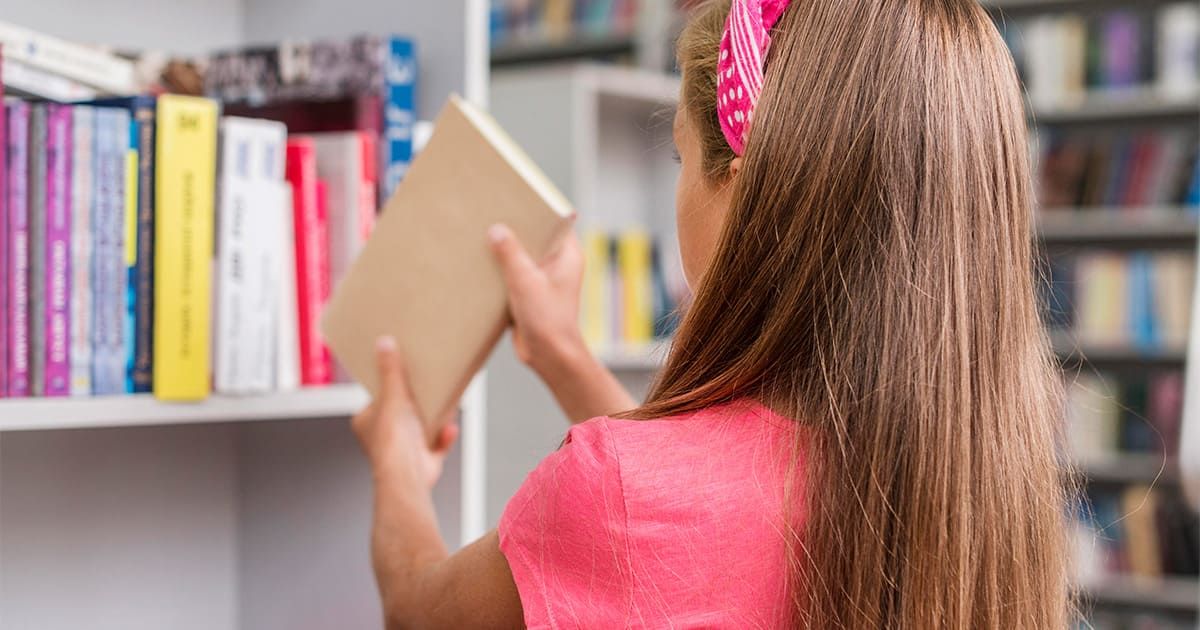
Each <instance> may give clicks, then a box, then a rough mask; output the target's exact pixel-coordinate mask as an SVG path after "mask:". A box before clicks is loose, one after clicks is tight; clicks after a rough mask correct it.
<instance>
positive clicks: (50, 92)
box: [0, 22, 138, 101]
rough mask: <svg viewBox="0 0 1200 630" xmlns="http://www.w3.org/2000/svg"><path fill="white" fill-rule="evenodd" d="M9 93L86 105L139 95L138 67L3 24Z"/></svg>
mask: <svg viewBox="0 0 1200 630" xmlns="http://www.w3.org/2000/svg"><path fill="white" fill-rule="evenodd" d="M0 46H3V49H4V60H3V75H4V84H5V88H6V89H7V90H8V93H9V94H19V95H22V96H26V97H30V98H45V99H50V100H57V101H82V100H89V99H94V98H97V97H99V96H101V95H106V94H132V93H134V92H136V91H137V87H138V86H137V80H136V71H135V67H134V63H133V62H131V61H129V60H127V59H122V58H120V57H117V56H116V55H113V54H110V53H109V52H107V51H105V50H102V49H99V48H94V47H90V46H82V45H80V44H76V43H72V42H68V41H64V40H61V39H59V38H57V37H53V36H50V35H46V34H44V33H38V32H36V31H32V30H30V29H27V28H23V27H20V26H17V25H14V24H8V23H5V22H0Z"/></svg>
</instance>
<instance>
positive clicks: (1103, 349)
mask: <svg viewBox="0 0 1200 630" xmlns="http://www.w3.org/2000/svg"><path fill="white" fill-rule="evenodd" d="M1050 340H1051V345H1052V346H1053V347H1054V353H1055V354H1057V355H1058V357H1059V358H1060V359H1063V360H1072V361H1082V362H1084V363H1126V364H1138V365H1140V364H1147V363H1157V364H1161V363H1169V364H1176V363H1183V362H1184V361H1186V360H1187V348H1186V347H1184V346H1180V347H1157V348H1142V347H1138V346H1134V345H1132V344H1128V343H1112V344H1106V345H1081V344H1079V343H1078V342H1077V341H1076V339H1075V337H1074V334H1073V333H1071V332H1064V331H1061V330H1058V331H1052V332H1051V333H1050Z"/></svg>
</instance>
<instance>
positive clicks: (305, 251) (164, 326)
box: [0, 25, 415, 401]
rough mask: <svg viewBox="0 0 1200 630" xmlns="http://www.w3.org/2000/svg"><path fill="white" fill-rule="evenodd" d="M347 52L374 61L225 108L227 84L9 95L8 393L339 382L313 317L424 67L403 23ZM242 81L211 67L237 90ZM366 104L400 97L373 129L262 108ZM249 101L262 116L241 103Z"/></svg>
mask: <svg viewBox="0 0 1200 630" xmlns="http://www.w3.org/2000/svg"><path fill="white" fill-rule="evenodd" d="M6 37H9V35H8V34H7V32H6V31H5V30H4V28H3V27H2V25H0V39H3V38H6ZM4 41H7V40H4ZM405 46H407V48H405ZM335 48H336V47H335ZM283 49H284V48H283V47H280V48H277V49H273V50H277V51H278V50H283ZM303 50H304V51H306V52H294V53H293V54H292V56H291V57H289V58H288V59H289V61H290V62H297V60H305V63H308V64H310V65H307V66H305V67H307V68H312V67H314V66H313V65H312V64H316V65H317V66H319V65H320V62H323V61H329V60H330V57H329V55H328V54H326V53H328V52H329V51H328V50H327V49H325V48H322V46H319V45H316V44H314V45H312V46H310V47H307V48H304V49H303ZM336 50H339V51H350V53H347V54H350V55H351V57H353V58H354V59H360V57H362V56H365V57H367V58H369V59H370V64H376V65H372V66H371V67H372V68H375V69H376V70H378V71H377V72H375V74H371V75H370V76H362V75H354V77H349V76H345V77H342V78H336V77H335V76H334V75H336V74H337V73H336V72H334V71H333V70H329V69H328V68H326V69H325V70H324V71H321V72H317V73H315V74H314V73H310V74H305V73H298V74H297V73H296V72H293V71H289V72H288V73H286V74H282V75H279V76H281V77H284V78H286V81H285V82H283V83H281V84H279V85H278V86H277V87H278V88H279V90H280V92H279V94H282V95H285V96H286V97H287V98H289V99H293V100H289V101H287V102H286V103H284V104H282V105H281V103H280V102H277V101H269V100H262V101H261V102H260V100H259V99H260V98H261V97H263V96H264V94H271V92H256V93H254V94H253V95H252V96H253V98H254V99H255V102H256V103H258V104H250V103H249V102H247V99H246V94H241V95H240V96H237V98H238V101H237V102H236V103H235V104H233V105H231V106H230V107H227V108H226V110H225V112H224V113H223V112H222V104H221V102H220V101H218V100H216V99H211V98H202V97H194V96H180V95H160V96H152V95H143V96H132V97H107V98H97V99H92V100H88V101H75V102H70V103H64V102H56V101H51V100H46V99H40V98H39V99H31V98H28V94H27V93H24V92H22V93H21V96H23V97H25V98H17V97H13V96H10V97H9V98H8V99H6V100H5V105H4V108H3V109H2V110H0V133H2V135H3V138H2V140H0V142H2V143H3V145H4V146H5V147H6V152H5V154H4V156H3V158H4V159H3V160H0V171H2V172H0V199H3V201H4V203H3V204H0V278H3V286H2V287H0V289H2V290H0V396H8V397H27V396H39V397H59V396H110V395H122V394H132V393H153V394H154V395H155V396H156V397H158V398H160V399H164V400H171V401H190V400H199V399H203V398H205V397H207V396H208V395H209V394H210V393H211V392H213V391H216V392H219V393H223V394H232V395H240V394H257V393H263V392H269V391H274V390H287V389H293V388H297V387H301V386H321V385H327V384H330V383H334V382H339V381H341V380H344V378H345V377H344V374H342V373H340V371H339V370H338V368H337V366H336V365H334V363H333V361H332V359H331V358H330V355H329V352H328V350H327V349H326V348H325V346H324V343H323V341H322V339H321V336H320V333H319V329H318V319H319V317H318V316H319V313H320V310H321V308H322V307H323V306H324V304H325V301H326V300H327V299H328V298H329V294H330V287H331V286H333V285H334V284H336V282H337V281H338V279H339V278H340V277H341V276H342V274H344V273H346V271H347V269H348V267H349V265H350V262H351V261H352V260H353V259H354V258H355V256H357V254H358V252H359V250H360V249H361V247H362V246H363V244H364V243H365V241H366V239H367V236H368V235H369V233H370V231H371V229H372V227H373V225H374V221H375V216H376V213H377V209H378V206H379V201H378V200H379V199H380V194H381V192H382V191H384V190H387V186H386V185H385V182H384V181H383V180H384V179H385V178H386V177H389V176H390V177H392V178H394V180H395V181H398V180H399V178H400V177H402V176H403V173H404V169H405V168H406V167H407V164H408V162H409V161H411V158H412V125H411V124H410V120H411V118H412V117H413V113H412V102H413V101H412V91H413V89H414V85H413V80H414V79H415V76H414V73H413V72H411V70H412V68H413V65H414V64H415V62H414V61H413V60H412V49H411V44H409V43H408V42H407V41H406V40H400V39H399V38H382V39H381V38H374V37H359V38H353V39H352V40H350V43H348V44H346V45H345V46H344V47H341V48H336ZM384 50H386V51H387V52H388V53H389V54H390V55H391V56H389V57H386V63H387V64H388V65H386V67H384V65H380V64H383V62H382V61H380V60H381V59H384V57H382V54H383V53H382V52H381V51H384ZM320 51H325V52H320ZM398 51H400V52H403V55H400V52H398ZM5 52H7V50H6V51H5ZM247 54H249V53H247ZM305 54H310V55H314V56H313V57H305ZM223 55H224V56H219V58H221V59H223V60H224V61H222V62H221V63H224V64H226V66H225V67H233V66H236V63H234V62H231V61H229V59H231V58H234V55H232V54H229V53H224V54H223ZM355 55H357V56H355ZM401 56H404V58H405V59H407V60H408V61H407V62H406V64H407V65H406V66H405V68H407V70H408V71H409V72H408V73H407V74H406V71H405V69H402V68H398V67H397V66H398V64H399V62H397V60H396V59H397V57H401ZM251 58H252V57H245V58H242V59H243V60H244V61H245V60H248V59H251ZM258 59H259V60H260V61H261V59H262V58H258ZM274 59H275V61H279V58H274ZM338 59H343V58H342V57H338ZM377 62H378V63H377ZM221 63H218V64H216V65H217V67H218V68H220V67H222V66H221ZM246 63H248V64H249V65H250V66H254V67H258V68H260V69H261V66H256V65H255V64H254V63H252V62H250V61H246ZM335 65H336V64H335ZM4 67H5V68H7V67H8V64H7V60H5V64H4ZM281 67H284V68H289V67H291V66H288V65H287V64H283V65H282V66H280V65H279V64H278V63H277V64H276V65H275V66H274V71H275V72H279V71H280V68H281ZM355 69H362V66H355ZM293 70H294V69H293ZM220 72H221V71H220V70H218V74H217V75H216V76H217V77H221V76H228V73H227V74H226V75H222V74H220ZM349 74H354V72H349ZM385 75H386V77H385ZM255 76H261V75H255ZM6 79H7V77H6ZM356 81H357V82H356ZM330 82H332V83H330ZM401 83H403V84H404V85H403V86H401V85H400V84H401ZM5 84H6V85H8V84H7V81H6V82H5ZM232 85H233V83H232V82H230V81H225V82H221V81H216V80H214V81H213V82H212V86H214V87H213V91H214V93H217V94H218V95H223V96H229V97H231V98H232V97H234V96H235V95H237V93H236V90H235V89H234V88H233V87H232ZM264 85H271V84H264ZM330 85H335V86H336V88H337V90H341V91H336V90H334V91H331V90H330V89H329V88H330ZM220 86H224V87H220ZM114 87H115V86H114ZM219 87H220V89H218V88H219ZM223 90H224V91H223ZM404 90H407V92H405V93H402V94H401V93H399V92H403V91H404ZM367 92H369V94H368V93H367ZM301 99H312V100H301ZM356 100H357V101H362V100H369V101H374V102H378V103H380V104H384V103H387V104H389V105H388V106H387V109H386V110H385V109H382V108H381V109H377V110H374V111H373V113H374V114H378V118H371V120H370V122H369V124H368V123H367V121H365V119H359V120H351V121H350V123H349V124H345V125H343V126H341V127H339V126H337V125H336V124H335V123H336V121H330V120H329V119H323V123H324V124H326V125H328V126H329V127H330V128H322V129H314V128H312V127H305V126H304V125H301V128H300V129H289V128H288V126H287V124H286V116H285V117H284V118H285V121H282V122H281V121H275V120H269V118H271V116H270V114H271V113H273V111H272V110H271V109H270V108H272V107H281V106H282V107H284V108H285V109H286V108H291V109H292V110H293V111H303V112H308V113H311V112H325V111H328V109H326V108H329V107H330V106H336V105H337V104H338V103H339V102H354V101H356ZM395 102H404V103H406V104H407V105H406V106H407V107H408V113H407V114H405V113H403V112H400V113H398V112H396V111H394V110H395V108H394V107H392V106H391V104H394V103H395ZM381 107H382V105H381ZM254 108H258V109H254ZM239 109H240V110H253V113H254V114H256V116H255V117H246V116H233V115H229V113H230V111H231V110H239ZM385 111H386V113H387V115H386V117H387V118H388V120H387V121H385V120H384V118H385ZM360 113H361V112H360ZM319 115H320V114H319V113H318V114H314V116H319ZM302 122H303V120H302ZM343 122H345V121H343ZM385 145H386V146H385ZM381 147H384V148H381ZM394 183H395V182H393V184H394Z"/></svg>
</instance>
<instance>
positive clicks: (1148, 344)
mask: <svg viewBox="0 0 1200 630" xmlns="http://www.w3.org/2000/svg"><path fill="white" fill-rule="evenodd" d="M1194 275H1195V257H1194V256H1193V255H1192V254H1191V253H1187V252H1159V253H1149V252H1131V253H1127V252H1115V251H1095V252H1086V253H1080V254H1075V255H1071V256H1057V257H1054V258H1052V259H1051V260H1050V262H1049V264H1048V269H1047V273H1046V274H1045V277H1046V282H1045V284H1044V285H1043V304H1044V310H1043V313H1044V319H1045V321H1046V323H1047V325H1048V326H1050V328H1051V329H1052V330H1061V331H1071V332H1073V334H1074V336H1075V338H1076V339H1077V341H1078V343H1079V345H1080V346H1081V347H1082V348H1083V349H1084V351H1085V352H1086V351H1088V350H1095V349H1105V348H1115V349H1126V348H1136V349H1140V350H1145V351H1181V350H1182V349H1183V348H1184V347H1185V345H1186V343H1187V335H1188V327H1189V323H1190V320H1189V318H1190V314H1191V296H1192V290H1193V278H1194Z"/></svg>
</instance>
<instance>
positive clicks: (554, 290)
mask: <svg viewBox="0 0 1200 630" xmlns="http://www.w3.org/2000/svg"><path fill="white" fill-rule="evenodd" d="M488 240H489V241H490V242H491V244H492V250H493V252H495V254H496V259H497V260H498V261H499V262H500V268H501V270H502V271H503V273H504V281H505V284H507V285H508V301H509V309H510V310H511V312H512V318H513V346H514V348H515V350H516V353H517V358H519V359H520V360H521V362H523V363H525V364H526V365H528V366H529V367H531V368H533V370H534V371H535V372H537V373H538V374H539V375H541V376H542V378H543V379H546V378H547V376H548V374H550V373H551V372H554V371H556V370H560V369H562V368H563V367H564V365H566V364H568V363H570V362H571V361H572V360H576V359H579V358H581V357H587V356H590V354H589V352H588V350H587V347H586V346H585V344H584V342H583V335H582V334H581V333H580V331H579V290H580V287H581V285H582V283H583V253H582V252H581V251H580V248H579V239H578V238H577V237H576V236H575V233H574V232H572V233H571V234H569V235H567V237H566V238H564V239H563V241H562V244H561V245H560V246H559V248H558V249H557V251H555V252H554V253H553V254H551V255H550V257H549V258H547V259H546V260H545V261H543V262H542V263H541V264H538V263H537V262H535V261H534V260H533V259H532V258H531V257H530V256H529V253H528V252H526V251H525V248H524V247H522V246H521V243H520V242H518V241H517V239H516V237H515V236H513V233H512V231H511V230H509V229H508V227H507V226H504V225H499V224H497V225H494V226H492V227H491V229H490V230H488Z"/></svg>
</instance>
